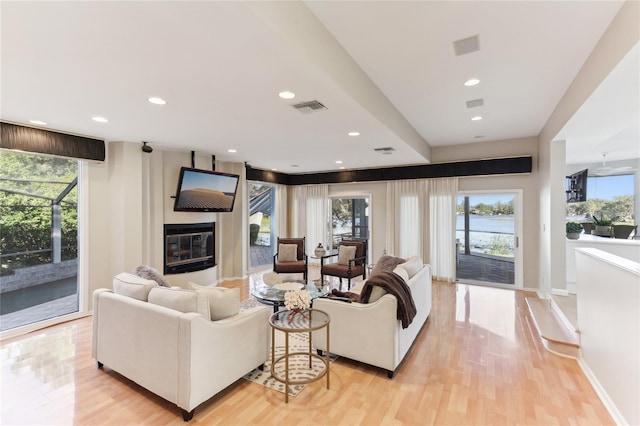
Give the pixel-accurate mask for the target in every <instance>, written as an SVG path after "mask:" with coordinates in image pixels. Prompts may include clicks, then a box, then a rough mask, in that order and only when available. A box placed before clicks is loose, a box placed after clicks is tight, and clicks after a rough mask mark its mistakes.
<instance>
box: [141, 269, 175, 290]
mask: <svg viewBox="0 0 640 426" xmlns="http://www.w3.org/2000/svg"><path fill="white" fill-rule="evenodd" d="M133 273H134V274H135V275H137V276H139V277H142V278H146V279H148V280H154V281H155V282H157V283H158V285H159V286H160V287H171V284H169V282H168V281H167V280H166V279H165V278H164V276H162V274H160V272H158V271H157V270H156V269H154V268H152V267H151V266H147V265H140V266H138V267H137V268H136V269H134V270H133Z"/></svg>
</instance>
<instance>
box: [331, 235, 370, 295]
mask: <svg viewBox="0 0 640 426" xmlns="http://www.w3.org/2000/svg"><path fill="white" fill-rule="evenodd" d="M366 266H367V240H364V239H350V240H342V241H340V242H339V243H338V252H337V253H333V254H329V255H327V256H323V257H322V258H321V259H320V279H321V280H322V282H324V276H325V275H329V276H333V277H338V278H339V279H340V290H342V279H343V278H346V279H347V290H348V289H349V288H351V279H352V278H355V277H359V276H360V275H362V278H363V279H364V278H366V277H367V268H366Z"/></svg>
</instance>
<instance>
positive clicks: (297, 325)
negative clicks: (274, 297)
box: [269, 309, 329, 332]
mask: <svg viewBox="0 0 640 426" xmlns="http://www.w3.org/2000/svg"><path fill="white" fill-rule="evenodd" d="M269 324H271V326H272V327H274V328H276V329H278V330H282V331H293V332H295V331H313V330H317V329H319V328H322V327H324V326H326V325H327V324H329V314H327V313H326V312H324V311H321V310H318V309H304V310H302V311H300V312H294V311H291V310H287V311H279V312H276V313H274V314H273V315H271V317H269Z"/></svg>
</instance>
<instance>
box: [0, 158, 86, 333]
mask: <svg viewBox="0 0 640 426" xmlns="http://www.w3.org/2000/svg"><path fill="white" fill-rule="evenodd" d="M77 183H78V162H77V161H76V160H69V159H64V158H58V157H49V156H44V155H37V154H25V153H21V152H13V151H5V150H2V151H1V152H0V259H1V261H2V262H1V263H2V266H1V268H2V269H1V272H0V281H1V282H2V286H1V287H0V288H1V289H2V290H1V291H2V295H1V297H0V301H1V303H0V324H1V330H2V331H5V330H9V329H13V328H17V327H21V326H24V325H28V324H32V323H36V322H40V321H44V320H48V319H51V318H55V317H59V316H62V315H66V314H70V313H73V312H77V311H78V185H77Z"/></svg>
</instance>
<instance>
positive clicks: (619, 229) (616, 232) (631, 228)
mask: <svg viewBox="0 0 640 426" xmlns="http://www.w3.org/2000/svg"><path fill="white" fill-rule="evenodd" d="M632 232H635V233H636V234H637V233H638V225H613V238H622V239H625V240H626V239H627V238H629V235H631V233H632Z"/></svg>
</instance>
